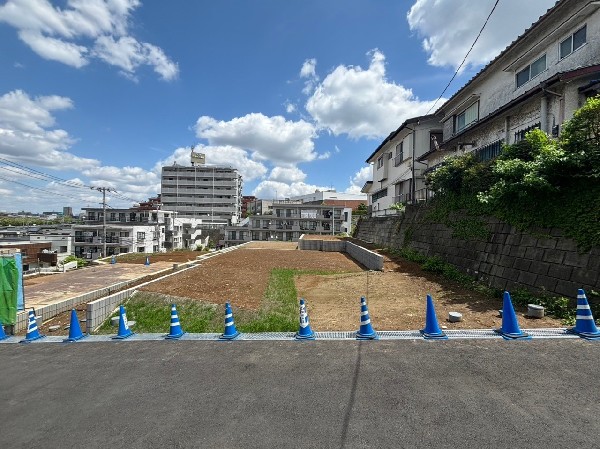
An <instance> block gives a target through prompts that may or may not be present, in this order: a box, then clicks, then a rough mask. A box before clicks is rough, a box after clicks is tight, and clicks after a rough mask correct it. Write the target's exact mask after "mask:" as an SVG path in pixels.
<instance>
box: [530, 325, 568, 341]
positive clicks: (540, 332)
mask: <svg viewBox="0 0 600 449" xmlns="http://www.w3.org/2000/svg"><path fill="white" fill-rule="evenodd" d="M523 332H525V333H526V334H529V335H531V336H532V337H533V338H579V336H577V335H574V334H568V333H567V329H566V328H564V327H563V328H555V329H523Z"/></svg>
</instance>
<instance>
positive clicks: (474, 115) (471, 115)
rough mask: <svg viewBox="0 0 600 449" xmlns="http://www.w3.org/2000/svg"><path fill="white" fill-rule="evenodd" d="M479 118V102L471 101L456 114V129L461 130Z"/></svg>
mask: <svg viewBox="0 0 600 449" xmlns="http://www.w3.org/2000/svg"><path fill="white" fill-rule="evenodd" d="M478 118H479V102H475V103H473V104H472V105H471V106H469V107H468V108H467V109H465V110H464V111H463V112H461V113H460V114H458V115H457V116H456V131H457V132H458V131H462V130H463V129H465V128H466V127H467V126H469V125H470V124H471V123H473V122H475V121H477V119H478Z"/></svg>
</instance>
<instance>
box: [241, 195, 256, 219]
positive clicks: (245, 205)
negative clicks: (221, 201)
mask: <svg viewBox="0 0 600 449" xmlns="http://www.w3.org/2000/svg"><path fill="white" fill-rule="evenodd" d="M254 201H256V197H255V196H250V195H244V196H242V209H241V212H242V218H245V217H247V216H248V204H250V203H253V202H254Z"/></svg>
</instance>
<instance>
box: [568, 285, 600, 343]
mask: <svg viewBox="0 0 600 449" xmlns="http://www.w3.org/2000/svg"><path fill="white" fill-rule="evenodd" d="M567 332H569V333H571V334H575V335H578V336H580V337H581V338H585V339H586V340H600V331H598V328H597V327H596V322H595V321H594V317H593V315H592V310H591V309H590V305H589V304H588V300H587V296H586V295H585V291H583V289H581V288H580V289H579V290H577V316H576V317H575V327H572V328H570V329H567Z"/></svg>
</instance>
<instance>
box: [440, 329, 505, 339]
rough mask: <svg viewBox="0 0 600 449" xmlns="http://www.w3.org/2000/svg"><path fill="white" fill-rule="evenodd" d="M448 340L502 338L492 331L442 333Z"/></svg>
mask: <svg viewBox="0 0 600 449" xmlns="http://www.w3.org/2000/svg"><path fill="white" fill-rule="evenodd" d="M444 333H445V334H446V335H447V336H448V338H449V339H450V338H475V339H479V338H502V336H501V335H500V334H497V333H496V332H494V331H493V330H492V329H453V330H447V331H444Z"/></svg>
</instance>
